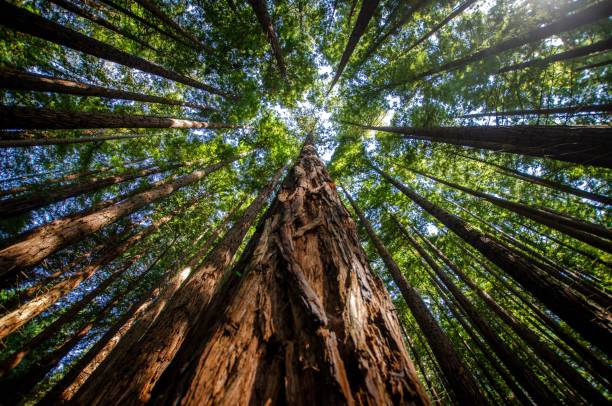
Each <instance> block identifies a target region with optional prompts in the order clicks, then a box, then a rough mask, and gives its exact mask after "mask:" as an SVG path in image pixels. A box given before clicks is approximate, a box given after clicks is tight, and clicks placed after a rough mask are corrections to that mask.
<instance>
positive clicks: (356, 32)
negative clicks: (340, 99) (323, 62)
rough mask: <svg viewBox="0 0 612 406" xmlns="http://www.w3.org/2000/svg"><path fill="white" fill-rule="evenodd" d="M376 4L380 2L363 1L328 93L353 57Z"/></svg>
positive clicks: (378, 0)
mask: <svg viewBox="0 0 612 406" xmlns="http://www.w3.org/2000/svg"><path fill="white" fill-rule="evenodd" d="M378 3H380V0H363V3H362V4H361V9H360V10H359V15H358V16H357V21H356V22H355V26H354V27H353V31H352V32H351V36H350V37H349V40H348V42H347V44H346V48H344V52H343V53H342V57H341V58H340V63H338V67H337V68H336V73H335V74H334V78H333V80H332V83H331V85H330V86H329V91H331V90H332V89H333V88H334V86H335V85H336V83H337V82H338V80H339V79H340V76H342V72H344V68H346V65H347V64H348V62H349V59H350V58H351V55H353V51H355V48H356V47H357V44H358V43H359V40H360V39H361V36H362V35H363V34H364V33H365V32H366V30H367V28H368V24H369V23H370V20H371V19H372V17H374V12H375V11H376V7H378Z"/></svg>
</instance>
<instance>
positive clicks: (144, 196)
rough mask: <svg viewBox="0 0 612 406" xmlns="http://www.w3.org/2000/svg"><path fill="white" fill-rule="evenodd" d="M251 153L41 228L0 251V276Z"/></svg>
mask: <svg viewBox="0 0 612 406" xmlns="http://www.w3.org/2000/svg"><path fill="white" fill-rule="evenodd" d="M250 153H251V152H249V153H245V154H240V155H237V156H234V157H231V158H228V159H226V160H224V161H221V162H218V163H216V164H213V165H209V166H207V167H205V168H203V169H200V170H197V171H193V172H192V173H190V174H188V175H184V176H181V177H180V178H178V179H175V180H172V179H170V180H169V181H168V182H164V183H162V184H161V185H158V186H155V187H153V188H152V189H149V190H146V191H144V192H140V193H138V194H136V195H134V196H132V197H130V198H128V199H125V200H123V201H120V202H118V203H115V204H113V205H112V206H109V207H106V208H104V209H101V210H98V211H95V212H93V213H89V214H86V215H84V216H80V217H66V218H64V219H60V220H55V221H52V222H51V223H49V224H46V225H44V226H41V227H38V228H37V229H35V230H32V231H31V232H30V233H28V234H27V235H25V236H24V237H23V238H22V239H21V240H20V241H19V242H16V243H14V244H12V245H10V246H8V247H6V248H4V249H2V250H0V276H4V275H7V274H17V273H18V272H19V271H20V270H21V269H23V268H26V267H31V266H34V265H36V264H38V263H40V262H41V261H42V260H43V259H45V258H46V257H47V256H49V255H51V254H52V253H54V252H56V251H58V250H60V249H62V248H65V247H67V246H69V245H71V244H74V243H75V242H77V241H78V240H80V239H81V238H84V237H86V236H88V235H90V234H92V233H95V232H96V231H98V230H100V229H101V228H102V227H105V226H107V225H109V224H112V223H114V222H115V221H117V220H119V219H120V218H122V217H124V216H126V215H128V214H130V213H133V212H135V211H136V210H138V209H140V208H142V207H144V206H146V205H147V204H149V203H153V202H156V201H158V200H160V199H163V198H164V197H166V196H169V195H170V194H172V193H173V192H175V191H176V190H178V189H181V188H183V187H185V186H188V185H191V184H193V183H195V182H197V181H199V180H201V179H203V178H205V177H206V176H207V175H208V174H209V173H211V172H214V171H217V170H219V169H221V168H223V167H225V166H226V165H228V164H230V163H232V162H234V161H236V160H238V159H240V158H242V157H244V156H246V155H248V154H250Z"/></svg>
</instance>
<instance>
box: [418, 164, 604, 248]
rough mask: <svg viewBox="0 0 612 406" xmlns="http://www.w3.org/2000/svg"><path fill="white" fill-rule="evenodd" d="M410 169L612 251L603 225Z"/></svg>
mask: <svg viewBox="0 0 612 406" xmlns="http://www.w3.org/2000/svg"><path fill="white" fill-rule="evenodd" d="M410 171H412V172H414V173H417V174H419V175H421V176H424V177H426V178H429V179H431V180H434V181H436V182H439V183H442V184H443V185H446V186H448V187H451V188H454V189H457V190H461V191H462V192H465V193H467V194H470V195H472V196H475V197H478V198H481V199H484V200H486V201H488V202H490V203H492V204H494V205H496V206H498V207H501V208H503V209H506V210H510V211H512V212H514V213H516V214H519V215H521V216H524V217H526V218H528V219H531V220H533V221H535V222H537V223H540V224H543V225H545V226H548V227H550V228H553V229H555V230H557V231H560V232H562V233H564V234H567V235H569V236H571V237H574V238H576V239H578V240H580V241H582V242H585V243H587V244H589V245H592V246H594V247H597V248H599V249H602V250H604V251H606V252H609V253H612V241H608V240H612V231H610V230H609V229H607V228H605V227H603V226H600V225H597V224H593V223H588V222H586V221H582V220H580V219H577V218H574V217H571V216H568V215H566V214H561V213H556V212H553V211H549V210H542V209H538V208H535V207H530V206H527V205H524V204H522V203H517V202H512V201H509V200H506V199H502V198H500V197H496V196H493V195H490V194H487V193H483V192H479V191H477V190H472V189H469V188H467V187H464V186H461V185H457V184H456V183H452V182H449V181H446V180H443V179H440V178H437V177H435V176H432V175H428V174H425V173H422V172H419V171H416V170H413V169H411V170H410ZM596 236H599V237H603V238H606V239H607V240H604V239H602V238H598V237H596Z"/></svg>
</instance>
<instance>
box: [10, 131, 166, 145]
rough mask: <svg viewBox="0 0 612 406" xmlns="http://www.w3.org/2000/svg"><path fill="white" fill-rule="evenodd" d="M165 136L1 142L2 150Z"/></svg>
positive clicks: (137, 135)
mask: <svg viewBox="0 0 612 406" xmlns="http://www.w3.org/2000/svg"><path fill="white" fill-rule="evenodd" d="M162 135H164V134H126V135H102V136H98V137H78V138H39V139H27V140H1V139H0V148H27V147H34V146H38V145H69V144H82V143H85V142H104V141H113V140H127V139H132V138H145V137H159V136H162Z"/></svg>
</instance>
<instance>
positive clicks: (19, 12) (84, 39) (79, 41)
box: [0, 1, 232, 97]
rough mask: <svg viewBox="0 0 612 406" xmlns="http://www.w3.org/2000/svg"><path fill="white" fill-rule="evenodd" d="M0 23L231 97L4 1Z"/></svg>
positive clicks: (77, 49) (112, 60) (109, 59)
mask: <svg viewBox="0 0 612 406" xmlns="http://www.w3.org/2000/svg"><path fill="white" fill-rule="evenodd" d="M0 24H2V25H4V26H5V27H9V28H11V29H13V30H15V31H20V32H23V33H26V34H29V35H33V36H35V37H38V38H42V39H44V40H47V41H51V42H54V43H56V44H59V45H63V46H66V47H68V48H72V49H74V50H76V51H80V52H84V53H86V54H89V55H93V56H96V57H98V58H102V59H106V60H108V61H111V62H115V63H118V64H121V65H124V66H127V67H129V68H134V69H138V70H141V71H143V72H147V73H151V74H153V75H156V76H160V77H163V78H165V79H169V80H172V81H175V82H179V83H183V84H185V85H187V86H192V87H195V88H198V89H202V90H205V91H207V92H210V93H214V94H217V95H220V96H223V97H232V96H231V95H228V94H227V93H225V92H223V91H221V90H219V89H216V88H214V87H212V86H210V85H207V84H204V83H202V82H199V81H197V80H194V79H191V78H189V77H187V76H183V75H181V74H179V73H176V72H173V71H171V70H168V69H166V68H164V67H161V66H159V65H156V64H154V63H152V62H149V61H147V60H145V59H142V58H140V57H138V56H135V55H130V54H128V53H126V52H123V51H121V50H119V49H117V48H115V47H112V46H110V45H108V44H105V43H103V42H100V41H98V40H96V39H93V38H90V37H88V36H86V35H83V34H81V33H79V32H76V31H74V30H71V29H69V28H66V27H64V26H62V25H60V24H57V23H54V22H52V21H50V20H47V19H46V18H43V17H41V16H39V15H37V14H34V13H31V12H29V11H27V10H25V9H23V8H20V7H17V6H14V5H12V4H9V3H7V2H5V1H2V2H0Z"/></svg>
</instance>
